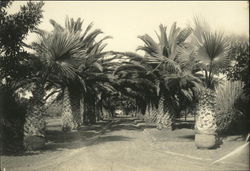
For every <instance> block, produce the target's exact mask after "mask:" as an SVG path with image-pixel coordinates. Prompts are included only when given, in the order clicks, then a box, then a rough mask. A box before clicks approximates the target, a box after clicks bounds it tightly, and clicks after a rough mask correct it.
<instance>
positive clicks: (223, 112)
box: [215, 81, 244, 132]
mask: <svg viewBox="0 0 250 171" xmlns="http://www.w3.org/2000/svg"><path fill="white" fill-rule="evenodd" d="M243 87H244V83H243V82H241V81H226V82H225V83H224V84H223V85H219V86H218V87H216V89H215V95H216V98H215V104H216V105H215V109H216V122H217V126H218V131H219V132H225V131H228V129H229V127H230V125H231V124H232V122H233V121H235V120H237V119H238V118H239V117H240V116H242V113H241V111H240V110H238V109H237V102H238V101H239V99H240V97H241V96H242V95H243Z"/></svg>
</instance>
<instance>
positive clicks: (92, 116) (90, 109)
mask: <svg viewBox="0 0 250 171" xmlns="http://www.w3.org/2000/svg"><path fill="white" fill-rule="evenodd" d="M84 102H85V104H84V106H85V108H84V109H85V111H84V123H85V124H94V123H96V112H95V100H94V99H93V98H91V97H90V96H89V97H88V99H85V100H84Z"/></svg>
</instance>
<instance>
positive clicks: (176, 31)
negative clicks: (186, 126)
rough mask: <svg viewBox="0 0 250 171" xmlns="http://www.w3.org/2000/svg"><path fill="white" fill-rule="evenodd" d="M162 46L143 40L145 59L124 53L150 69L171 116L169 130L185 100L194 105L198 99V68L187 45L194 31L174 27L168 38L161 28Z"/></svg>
mask: <svg viewBox="0 0 250 171" xmlns="http://www.w3.org/2000/svg"><path fill="white" fill-rule="evenodd" d="M159 28H160V35H159V34H157V33H156V34H157V37H158V43H156V42H155V41H154V40H153V39H152V38H151V37H150V36H149V35H147V34H146V35H144V36H139V38H140V39H141V40H142V41H143V42H144V43H145V45H144V46H140V47H138V50H142V51H144V52H145V55H144V56H140V55H138V54H134V53H120V54H121V55H124V56H129V57H130V60H131V61H132V63H137V64H139V65H140V67H144V68H146V74H153V75H154V76H155V78H154V85H155V87H156V92H157V95H158V100H160V102H159V103H160V104H163V106H164V107H163V109H162V110H164V112H162V113H164V114H167V115H171V116H170V117H167V118H169V122H165V123H169V124H168V125H165V126H166V127H168V128H172V126H173V116H174V115H175V113H178V112H179V111H178V109H179V107H180V103H182V104H184V102H183V101H184V100H186V101H189V102H190V103H191V102H193V100H195V99H196V96H197V90H198V88H199V87H200V86H199V83H200V80H199V79H198V78H197V77H196V75H195V70H194V68H195V67H196V65H197V62H196V60H195V54H194V51H193V49H192V47H191V46H189V44H187V43H186V42H185V40H186V39H187V38H188V37H189V35H190V34H191V32H192V29H191V28H185V29H182V30H181V29H180V28H178V27H176V23H174V24H173V25H172V27H171V29H170V33H169V35H168V36H167V32H166V31H167V27H165V26H163V25H160V26H159Z"/></svg>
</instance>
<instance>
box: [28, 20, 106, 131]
mask: <svg viewBox="0 0 250 171" xmlns="http://www.w3.org/2000/svg"><path fill="white" fill-rule="evenodd" d="M50 23H51V24H52V25H53V27H54V30H53V31H52V32H50V33H48V32H45V31H42V30H37V33H38V34H39V35H40V41H39V42H38V43H34V44H33V47H34V49H35V50H36V53H37V56H38V57H39V58H40V60H41V61H42V62H43V66H44V67H45V68H46V71H49V75H50V76H51V77H52V76H53V80H52V82H53V81H55V82H57V83H59V84H60V85H61V88H62V89H63V92H64V101H63V103H64V104H63V106H64V109H63V113H62V122H63V123H62V127H63V130H65V131H66V130H73V129H77V128H78V127H79V126H80V124H81V122H82V121H81V114H80V99H81V98H84V102H85V103H92V99H87V97H88V96H89V95H90V94H91V91H92V90H93V88H94V87H92V86H93V85H94V84H93V82H94V81H95V80H94V79H93V77H94V78H97V75H98V74H102V73H101V72H102V66H101V65H100V62H99V60H100V59H102V58H103V57H104V56H105V55H106V54H107V53H106V52H102V51H103V49H104V47H105V44H103V41H104V40H105V39H107V38H109V37H104V38H103V39H101V40H100V41H95V39H96V37H97V36H98V35H99V34H101V33H102V31H101V30H99V29H96V30H94V31H92V32H90V33H89V31H90V29H91V27H92V24H90V25H88V26H87V28H86V29H85V31H84V32H82V29H81V28H82V23H83V21H81V19H80V18H78V20H77V21H74V20H73V19H66V22H65V28H63V27H62V26H60V25H59V24H58V23H56V22H55V21H54V20H50ZM99 77H100V76H99ZM92 105H93V104H92ZM88 106H89V105H88Z"/></svg>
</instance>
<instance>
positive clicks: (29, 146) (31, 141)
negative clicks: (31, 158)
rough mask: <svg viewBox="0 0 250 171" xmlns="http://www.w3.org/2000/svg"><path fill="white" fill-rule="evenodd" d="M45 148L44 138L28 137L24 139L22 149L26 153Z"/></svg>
mask: <svg viewBox="0 0 250 171" xmlns="http://www.w3.org/2000/svg"><path fill="white" fill-rule="evenodd" d="M44 146H45V138H44V137H41V136H29V137H25V138H24V147H25V149H26V150H28V151H32V150H39V149H41V148H43V147H44Z"/></svg>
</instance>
